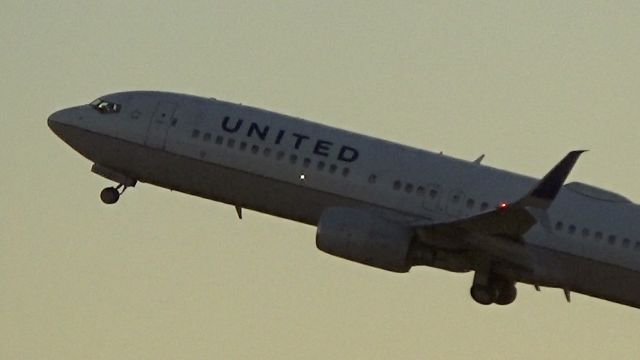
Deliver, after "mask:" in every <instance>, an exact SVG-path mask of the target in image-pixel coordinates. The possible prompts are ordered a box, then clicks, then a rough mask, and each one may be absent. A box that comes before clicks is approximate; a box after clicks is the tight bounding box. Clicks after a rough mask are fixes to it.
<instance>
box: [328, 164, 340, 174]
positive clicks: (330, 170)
mask: <svg viewBox="0 0 640 360" xmlns="http://www.w3.org/2000/svg"><path fill="white" fill-rule="evenodd" d="M337 170H338V166H337V165H336V164H331V166H329V173H330V174H335V173H336V171H337Z"/></svg>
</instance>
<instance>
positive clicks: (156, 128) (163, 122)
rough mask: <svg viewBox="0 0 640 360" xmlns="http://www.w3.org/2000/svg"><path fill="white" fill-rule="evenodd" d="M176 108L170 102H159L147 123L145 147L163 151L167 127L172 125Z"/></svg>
mask: <svg viewBox="0 0 640 360" xmlns="http://www.w3.org/2000/svg"><path fill="white" fill-rule="evenodd" d="M177 107H178V105H176V104H174V103H171V102H166V101H161V102H160V103H158V106H157V107H156V110H155V111H154V112H153V116H152V117H151V120H150V122H149V128H148V130H147V139H146V141H145V145H147V146H150V147H153V148H157V149H164V147H165V144H166V142H167V133H168V132H169V127H170V126H172V125H173V124H172V121H174V120H173V114H174V113H175V112H176V108H177Z"/></svg>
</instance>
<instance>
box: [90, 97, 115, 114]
mask: <svg viewBox="0 0 640 360" xmlns="http://www.w3.org/2000/svg"><path fill="white" fill-rule="evenodd" d="M91 107H93V108H94V109H96V110H97V111H98V112H100V113H103V114H113V113H117V112H119V111H120V104H116V103H112V102H109V101H106V100H102V99H96V100H94V101H92V102H91Z"/></svg>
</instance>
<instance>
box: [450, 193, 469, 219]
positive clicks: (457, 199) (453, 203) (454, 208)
mask: <svg viewBox="0 0 640 360" xmlns="http://www.w3.org/2000/svg"><path fill="white" fill-rule="evenodd" d="M464 199H465V196H464V192H463V191H462V190H460V189H454V190H451V192H449V197H448V198H447V213H448V214H449V215H451V216H456V217H457V216H461V215H462V208H463V204H464Z"/></svg>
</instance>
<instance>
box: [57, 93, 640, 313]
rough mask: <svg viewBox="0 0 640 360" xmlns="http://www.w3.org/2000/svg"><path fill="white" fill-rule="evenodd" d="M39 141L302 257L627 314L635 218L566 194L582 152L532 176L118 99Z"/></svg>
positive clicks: (494, 297) (637, 266) (145, 98)
mask: <svg viewBox="0 0 640 360" xmlns="http://www.w3.org/2000/svg"><path fill="white" fill-rule="evenodd" d="M48 126H49V127H50V128H51V130H52V131H53V132H54V133H55V134H56V135H57V136H58V137H59V138H61V139H62V140H63V141H64V142H66V143H67V144H68V145H69V146H71V147H72V148H73V149H75V150H76V151H77V152H79V153H80V154H81V155H83V156H84V157H86V158H87V159H88V160H90V161H91V162H92V163H93V166H92V168H91V171H92V172H94V173H96V174H98V175H100V176H103V177H105V178H107V179H109V180H111V181H113V182H115V183H116V184H117V185H116V186H113V187H107V188H105V189H104V190H102V192H101V193H100V198H101V200H102V201H103V202H104V203H105V204H114V203H116V202H117V201H118V200H119V198H120V197H121V196H122V194H123V193H124V192H125V190H126V189H128V188H131V187H134V186H136V184H137V183H138V182H143V183H149V184H153V185H156V186H160V187H164V188H167V189H171V190H176V191H180V192H183V193H186V194H191V195H195V196H199V197H203V198H207V199H211V200H214V201H218V202H222V203H226V204H229V205H232V206H234V207H235V209H236V212H237V215H238V216H239V217H240V218H242V210H243V209H251V210H254V211H258V212H262V213H266V214H270V215H273V216H277V217H281V218H285V219H290V220H294V221H297V222H301V223H304V224H308V225H312V226H316V227H317V231H316V246H317V248H318V249H319V250H321V251H324V252H326V253H328V254H331V255H334V256H338V257H341V258H344V259H347V260H351V261H354V262H357V263H360V264H364V265H369V266H372V267H375V268H378V269H383V270H388V271H392V272H397V273H406V272H408V271H409V270H410V269H411V268H412V267H413V266H430V267H434V268H439V269H444V270H447V271H452V272H461V273H462V272H471V271H473V272H474V276H473V283H472V286H471V288H470V295H471V297H472V298H473V299H474V300H475V301H476V302H477V303H479V304H482V305H490V304H497V305H507V304H511V303H512V302H513V301H514V300H515V299H516V296H517V289H516V284H517V283H523V284H529V285H533V286H535V288H536V289H537V290H540V288H541V287H550V288H558V289H562V290H563V291H564V294H565V297H566V300H567V301H570V294H571V292H577V293H581V294H585V295H588V296H593V297H596V298H600V299H604V300H609V301H613V302H616V303H620V304H624V305H628V306H632V307H636V308H638V307H640V235H639V234H640V229H639V227H640V222H639V221H638V219H639V218H640V206H638V205H636V204H634V203H632V202H631V201H630V200H629V199H627V198H625V197H624V196H621V195H618V194H616V193H613V192H610V191H607V190H603V189H600V188H597V187H594V186H591V185H587V184H584V183H581V182H571V183H567V184H565V182H566V181H565V180H566V179H567V177H568V176H569V173H570V172H571V170H572V168H573V167H574V165H575V164H576V162H577V160H578V158H579V157H580V155H581V154H582V153H583V151H580V150H577V151H570V152H568V153H567V154H566V155H565V156H564V157H563V158H562V159H561V160H560V161H559V162H558V163H557V164H556V165H555V166H553V167H552V168H551V170H549V171H548V172H547V173H546V174H545V175H544V176H543V177H542V178H540V179H536V178H532V177H528V176H524V175H519V174H516V173H513V172H509V171H505V170H500V169H497V168H494V167H491V166H486V165H484V164H482V163H481V162H482V159H483V157H484V155H482V156H481V157H479V158H478V159H476V160H475V161H466V160H461V159H456V158H453V157H450V156H447V155H444V154H442V153H435V152H430V151H426V150H421V149H417V148H413V147H408V146H404V145H400V144H397V143H393V142H390V141H386V140H381V139H377V138H373V137H370V136H365V135H360V134H356V133H353V132H349V131H344V130H340V129H337V128H334V127H329V126H325V125H321V124H318V123H314V122H310V121H307V120H303V119H300V118H296V117H292V116H287V115H283V114H279V113H276V112H271V111H267V110H263V109H259V108H255V107H250V106H246V105H241V104H236V103H231V102H226V101H220V100H217V99H214V98H207V97H198V96H192V95H185V94H178V93H169V92H158V91H129V92H120V93H115V94H110V95H105V96H101V97H100V98H98V99H96V100H95V101H93V102H91V103H89V104H85V105H80V106H75V107H71V108H67V109H63V110H60V111H57V112H55V113H53V114H52V115H51V116H50V117H49V118H48Z"/></svg>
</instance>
